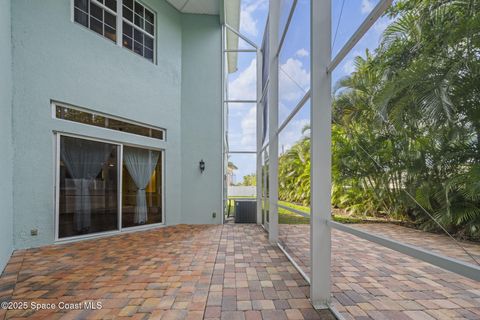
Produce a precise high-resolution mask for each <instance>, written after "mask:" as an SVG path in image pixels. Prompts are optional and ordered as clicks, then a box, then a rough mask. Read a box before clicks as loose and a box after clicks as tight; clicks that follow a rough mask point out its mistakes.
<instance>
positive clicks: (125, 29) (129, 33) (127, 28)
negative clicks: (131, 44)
mask: <svg viewBox="0 0 480 320" xmlns="http://www.w3.org/2000/svg"><path fill="white" fill-rule="evenodd" d="M123 34H124V35H127V36H128V37H130V38H132V37H133V27H132V26H131V25H130V24H128V23H126V22H124V23H123Z"/></svg>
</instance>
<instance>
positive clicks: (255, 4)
mask: <svg viewBox="0 0 480 320" xmlns="http://www.w3.org/2000/svg"><path fill="white" fill-rule="evenodd" d="M267 3H268V1H267V0H252V1H246V3H245V5H242V8H241V11H240V31H241V32H243V33H245V34H246V35H249V36H252V37H257V36H258V33H259V30H258V19H256V18H255V16H254V13H258V11H259V10H262V9H265V8H266V5H267ZM262 31H263V30H262Z"/></svg>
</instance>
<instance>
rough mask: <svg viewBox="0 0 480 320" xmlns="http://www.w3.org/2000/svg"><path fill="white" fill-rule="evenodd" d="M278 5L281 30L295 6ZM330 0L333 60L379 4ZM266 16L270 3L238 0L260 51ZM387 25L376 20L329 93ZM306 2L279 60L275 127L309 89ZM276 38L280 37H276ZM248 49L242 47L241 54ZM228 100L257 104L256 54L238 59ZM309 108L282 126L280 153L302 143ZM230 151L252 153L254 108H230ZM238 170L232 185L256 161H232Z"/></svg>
mask: <svg viewBox="0 0 480 320" xmlns="http://www.w3.org/2000/svg"><path fill="white" fill-rule="evenodd" d="M278 1H281V13H280V28H281V29H282V30H283V28H284V27H285V24H286V21H287V17H288V13H289V11H290V8H291V5H292V3H293V0H278ZM342 1H343V0H332V57H334V56H335V55H336V54H337V53H338V51H339V50H340V49H341V48H342V47H343V45H344V44H345V43H346V42H347V40H348V39H349V38H350V37H351V35H352V34H353V33H354V32H355V30H356V29H357V28H358V27H359V26H360V24H361V23H362V22H363V21H364V20H365V18H366V17H367V16H368V14H369V13H370V12H371V11H372V9H373V8H374V7H375V5H376V4H377V3H378V2H379V0H345V1H344V3H343V9H342ZM267 15H268V0H241V14H240V32H241V33H242V34H243V35H245V36H247V37H248V38H249V39H250V40H252V41H253V42H254V43H256V44H257V45H258V46H261V44H262V39H263V33H264V30H265V23H266V20H267ZM388 23H389V20H388V18H386V17H382V18H380V19H379V20H378V21H377V22H376V23H375V24H374V25H373V26H372V28H371V29H370V30H369V31H368V32H367V34H366V35H365V36H364V37H363V38H362V39H361V40H360V41H359V42H358V43H357V45H356V46H355V47H354V48H353V49H352V50H351V52H350V53H349V54H348V55H347V56H346V57H345V59H344V60H343V61H342V62H341V63H340V64H339V65H338V67H337V68H336V69H335V70H334V72H333V73H332V87H333V86H334V85H335V83H336V82H337V81H338V80H339V79H341V78H342V77H345V76H347V75H349V74H350V73H351V72H353V71H354V63H353V61H354V58H355V57H356V56H363V57H364V56H365V51H366V49H369V50H370V51H374V49H375V48H376V47H378V44H379V42H380V37H381V34H382V32H383V31H384V30H385V28H386V27H387V25H388ZM309 26H310V0H298V1H297V6H296V9H295V13H294V15H293V17H292V21H291V23H290V27H289V30H288V32H287V34H286V37H285V41H284V45H283V47H282V50H281V52H280V57H279V66H280V67H279V124H281V123H283V121H284V120H285V119H286V118H287V117H288V115H289V114H290V112H291V111H292V110H293V109H294V107H295V106H296V105H297V104H298V102H299V101H300V100H301V99H302V97H303V96H304V95H305V93H306V92H307V91H308V90H309V88H310V27H309ZM279 37H280V35H279ZM246 47H248V44H246V43H241V44H240V48H246ZM228 92H229V98H230V99H237V100H246V99H255V94H256V59H255V54H254V53H245V52H243V53H239V54H238V70H237V72H235V73H232V74H229V76H228ZM309 116H310V103H309V102H307V103H306V104H305V105H304V107H303V108H302V110H300V111H299V113H298V114H297V115H296V116H295V117H294V118H293V119H292V120H291V121H290V122H289V123H288V124H287V125H286V127H285V128H284V129H283V130H282V132H281V133H280V135H279V152H280V153H281V152H284V151H286V150H288V149H289V148H290V147H291V146H292V145H293V144H294V143H295V142H296V141H298V140H300V139H301V138H302V137H303V135H302V129H303V128H304V127H305V126H306V125H308V124H309ZM228 128H229V147H230V150H231V151H255V145H256V105H255V104H246V103H230V105H229V121H228ZM230 161H232V162H233V163H234V164H235V165H236V166H237V167H238V170H236V172H235V177H234V182H241V181H242V179H243V176H244V175H247V174H251V173H254V172H255V169H256V162H255V155H237V154H232V155H231V156H230Z"/></svg>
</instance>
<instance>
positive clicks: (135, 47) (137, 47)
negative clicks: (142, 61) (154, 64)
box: [133, 41, 143, 56]
mask: <svg viewBox="0 0 480 320" xmlns="http://www.w3.org/2000/svg"><path fill="white" fill-rule="evenodd" d="M133 51H135V53H138V54H139V55H141V56H143V45H142V44H141V43H139V42H137V41H135V42H134V44H133Z"/></svg>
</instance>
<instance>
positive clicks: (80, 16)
mask: <svg viewBox="0 0 480 320" xmlns="http://www.w3.org/2000/svg"><path fill="white" fill-rule="evenodd" d="M74 19H75V22H77V23H80V24H81V25H83V26H85V27H87V28H88V14H86V13H85V12H83V11H81V10H79V9H77V8H75V14H74Z"/></svg>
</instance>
